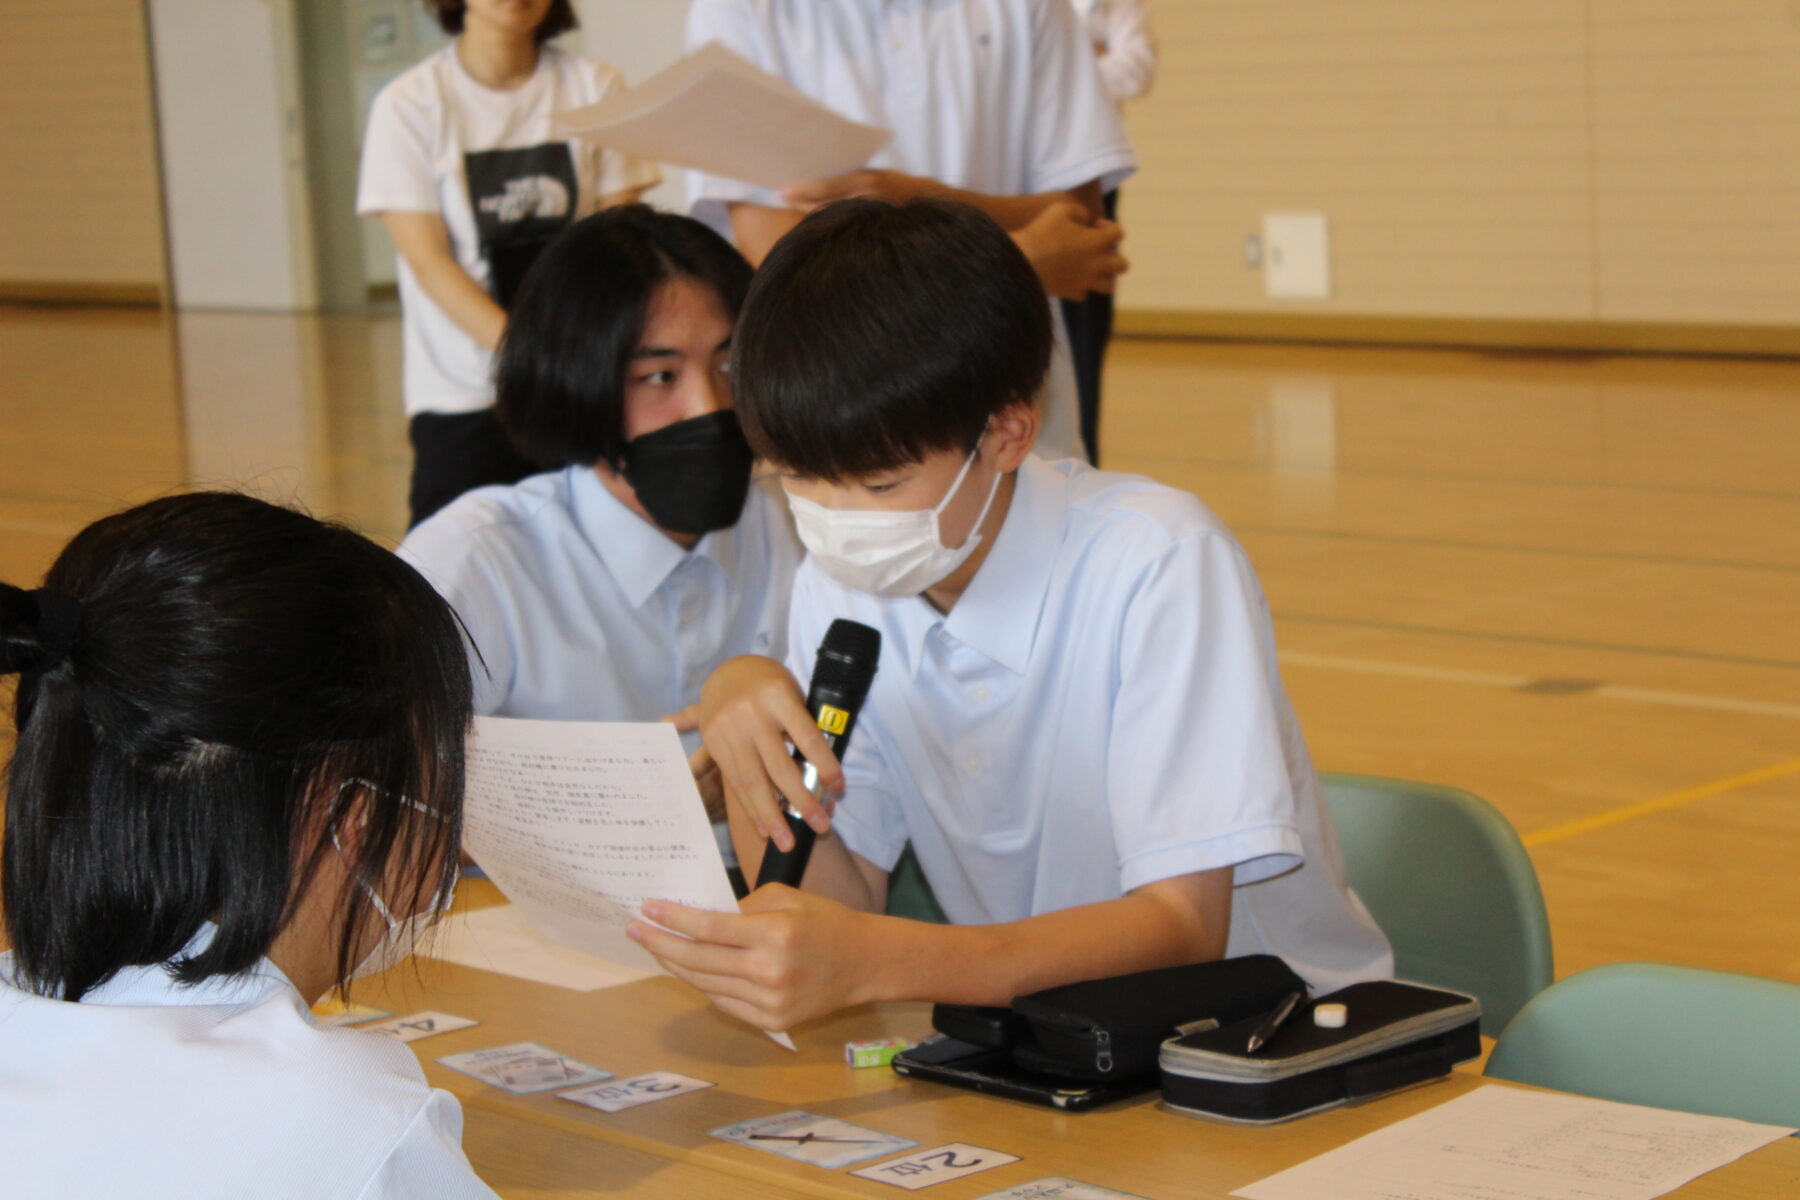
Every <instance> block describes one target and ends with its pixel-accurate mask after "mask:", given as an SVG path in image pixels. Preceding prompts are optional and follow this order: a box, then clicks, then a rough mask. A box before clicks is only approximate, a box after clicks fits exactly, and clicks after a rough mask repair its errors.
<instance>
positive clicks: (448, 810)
mask: <svg viewBox="0 0 1800 1200" xmlns="http://www.w3.org/2000/svg"><path fill="white" fill-rule="evenodd" d="M0 674H16V675H18V676H19V682H18V691H17V695H16V703H15V718H16V725H17V731H18V735H17V740H16V743H15V746H14V750H13V756H12V761H11V763H10V765H9V768H8V771H7V778H6V821H5V826H6V871H5V874H4V876H3V877H0V889H3V890H0V902H3V904H4V910H5V924H6V935H7V939H8V941H9V942H10V949H9V950H8V951H7V952H6V953H5V954H0V1064H4V1065H3V1066H0V1162H3V1163H4V1164H5V1167H4V1170H5V1180H6V1182H5V1185H4V1190H5V1192H6V1194H7V1195H9V1196H19V1197H26V1196H32V1197H37V1196H44V1197H49V1196H133V1197H145V1198H166V1200H238V1198H240V1197H246V1196H256V1197H260V1198H263V1200H283V1198H286V1197H292V1198H294V1200H301V1198H302V1197H317V1196H333V1197H345V1198H346V1200H350V1198H361V1200H377V1198H394V1200H398V1198H400V1197H412V1196H431V1197H443V1198H446V1200H476V1198H483V1197H484V1198H486V1200H492V1198H493V1195H494V1193H493V1192H492V1191H490V1190H489V1189H488V1188H487V1187H486V1186H485V1185H483V1184H482V1182H481V1180H480V1179H479V1178H477V1177H476V1175H475V1173H474V1171H473V1170H472V1169H471V1168H470V1166H469V1162H468V1159H467V1157H465V1155H464V1154H463V1150H462V1147H461V1137H462V1110H461V1109H460V1108H459V1107H458V1105H457V1103H456V1100H455V1099H454V1098H453V1097H451V1096H450V1094H449V1093H447V1092H443V1091H438V1090H435V1089H433V1088H432V1087H431V1086H430V1085H429V1084H428V1083H426V1081H425V1075H424V1072H422V1071H421V1070H420V1069H419V1063H418V1060H417V1059H416V1058H415V1057H414V1056H413V1054H412V1052H411V1051H410V1050H409V1049H407V1047H405V1046H403V1045H401V1044H400V1043H398V1042H397V1041H395V1040H394V1039H392V1038H388V1037H383V1036H381V1035H379V1034H373V1033H360V1032H357V1031H356V1030H353V1029H334V1028H330V1027H327V1026H324V1025H321V1024H320V1023H318V1022H317V1021H316V1020H314V1018H313V1015H312V1012H311V1006H312V1005H313V1004H314V1003H315V1002H317V1001H318V1000H319V999H320V998H321V997H323V996H324V995H326V994H327V993H329V992H331V991H332V990H333V989H334V988H342V987H343V986H345V984H346V983H347V982H348V980H350V979H352V978H355V977H358V976H361V975H363V974H366V973H370V972H374V971H380V970H386V969H387V968H388V967H390V966H392V965H395V964H396V963H398V962H399V961H401V960H402V959H403V958H404V957H405V956H406V955H407V954H409V953H410V952H411V949H412V944H413V939H414V935H415V932H416V931H417V930H419V929H421V928H423V927H425V926H426V925H429V924H430V923H431V922H433V921H435V920H436V918H437V917H438V915H439V914H440V913H441V912H442V911H443V910H444V909H445V908H446V907H448V903H449V898H450V895H451V892H452V890H453V887H454V883H455V880H456V875H457V863H456V846H457V844H458V840H459V838H460V835H461V830H462V802H463V742H464V737H465V735H466V733H467V729H468V723H469V715H470V713H469V677H468V672H467V671H466V670H465V669H463V662H462V645H461V642H460V640H459V635H458V632H457V627H456V619H455V617H454V616H453V615H452V613H451V611H450V608H449V606H448V605H446V604H445V603H444V602H443V601H442V600H441V599H439V598H438V596H437V594H436V593H435V592H433V591H432V590H431V586H430V584H428V583H426V582H425V580H424V579H423V578H421V577H420V576H419V573H418V572H417V571H415V570H413V569H412V568H411V567H410V566H408V565H407V564H406V563H404V562H402V561H401V560H400V559H398V558H396V557H394V556H393V555H392V554H390V553H388V552H387V551H386V550H383V549H382V548H381V547H379V546H376V545H375V544H374V543H372V542H370V541H368V540H367V539H365V538H363V537H361V536H359V535H358V534H356V533H354V532H352V531H351V530H349V529H346V528H343V527H342V526H335V525H327V524H325V523H323V522H320V521H317V520H314V519H313V518H311V517H308V516H304V515H302V514H300V513H296V512H293V511H291V510H288V509H284V508H278V507H276V506H274V505H272V504H267V503H264V502H263V501H260V500H255V499H252V498H250V497H248V496H242V495H235V494H230V493H223V492H197V493H191V494H188V495H181V496H171V497H167V498H165V499H161V500H155V501H152V502H150V503H148V504H145V505H141V506H139V507H137V508H134V509H130V510H128V511H126V512H122V513H119V514H117V515H114V516H110V517H106V518H104V519H102V520H100V521H98V522H96V523H94V524H93V525H90V526H89V527H88V528H86V529H85V530H83V531H82V532H81V533H80V534H78V535H77V536H76V537H75V539H74V540H73V541H72V542H70V543H69V545H68V546H67V547H66V548H65V549H64V550H63V552H62V554H61V555H59V556H58V558H57V560H56V562H55V564H54V565H52V566H51V568H50V571H49V573H48V575H47V576H46V577H45V582H44V586H43V587H40V588H37V589H34V590H31V591H26V590H22V589H20V588H16V587H11V586H8V585H5V584H0Z"/></svg>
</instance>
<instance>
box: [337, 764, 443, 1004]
mask: <svg viewBox="0 0 1800 1200" xmlns="http://www.w3.org/2000/svg"><path fill="white" fill-rule="evenodd" d="M353 785H354V786H360V787H367V788H377V785H375V784H373V783H370V782H369V781H368V780H366V779H348V780H345V781H344V783H343V785H342V786H343V787H350V786H353ZM377 790H380V789H377ZM401 800H402V802H404V803H405V804H407V805H409V806H411V807H413V808H416V809H418V810H419V811H420V812H422V813H424V814H426V815H427V816H429V817H432V818H433V819H435V820H439V821H441V820H443V819H444V815H443V814H442V813H440V812H437V811H436V810H434V809H432V808H430V807H428V806H426V805H423V804H420V803H419V802H418V801H417V800H412V799H409V798H407V797H405V796H402V797H401ZM331 848H332V849H334V850H336V851H337V852H338V854H339V855H340V856H341V857H342V858H343V860H344V861H345V863H348V864H349V865H350V868H351V870H352V872H354V871H355V869H356V868H355V864H354V863H351V862H350V856H349V855H348V854H345V853H344V846H343V843H342V842H339V841H338V835H337V830H335V829H334V830H332V831H331ZM461 877H462V876H461V873H460V872H458V874H456V875H453V876H451V878H450V886H449V888H448V889H446V890H445V892H444V894H443V896H442V897H441V898H439V899H438V900H436V901H435V902H433V903H431V904H428V905H426V906H425V907H424V908H423V909H421V910H419V911H418V912H416V913H414V914H413V915H412V916H410V917H407V918H405V919H404V920H403V919H401V918H399V917H396V916H395V915H394V913H393V910H392V909H390V908H388V906H387V901H385V900H383V899H382V898H381V893H380V892H377V891H376V890H375V889H374V888H373V887H371V886H370V885H369V884H368V883H367V882H366V881H364V880H363V879H361V878H358V879H357V880H356V886H357V887H359V888H361V889H362V890H363V893H364V894H365V895H367V896H368V897H369V903H370V904H372V905H374V906H375V911H376V912H378V913H380V914H381V919H382V920H383V921H385V922H387V932H385V933H383V934H382V935H381V940H380V941H379V942H376V943H375V946H374V948H373V949H371V950H370V951H369V952H368V953H367V954H365V955H364V956H363V960H362V961H361V962H359V963H357V964H356V969H355V970H353V971H351V972H350V978H351V979H353V980H354V979H364V978H367V977H368V976H370V975H379V974H381V973H382V972H383V971H391V970H393V969H394V968H395V967H397V966H399V965H400V964H401V963H403V962H405V961H406V960H407V959H408V958H410V957H411V956H412V952H413V948H414V947H415V946H417V945H418V944H419V939H420V938H421V937H423V936H424V934H425V931H426V930H427V929H429V928H431V926H433V925H435V924H436V923H437V922H438V921H439V920H440V919H441V918H442V917H443V916H444V914H446V913H448V912H449V911H450V906H451V905H452V904H454V903H455V902H456V884H457V880H459V879H460V878H461Z"/></svg>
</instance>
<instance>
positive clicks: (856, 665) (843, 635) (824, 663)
mask: <svg viewBox="0 0 1800 1200" xmlns="http://www.w3.org/2000/svg"><path fill="white" fill-rule="evenodd" d="M880 660H881V634H880V633H879V632H878V631H876V630H874V629H870V628H869V627H868V626H867V625H864V624H862V623H861V622H860V621H849V620H845V619H844V618H842V617H839V618H838V619H837V620H835V621H833V622H832V623H831V628H830V629H827V630H826V631H825V640H824V641H822V642H820V643H819V661H818V662H817V663H816V664H815V665H814V666H813V678H814V679H815V680H818V681H820V682H825V681H829V682H830V683H831V684H832V685H833V686H835V687H837V688H839V689H842V690H845V691H865V690H867V688H868V686H869V685H870V684H871V683H873V682H874V680H875V667H876V664H877V663H878V662H879V661H880Z"/></svg>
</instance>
